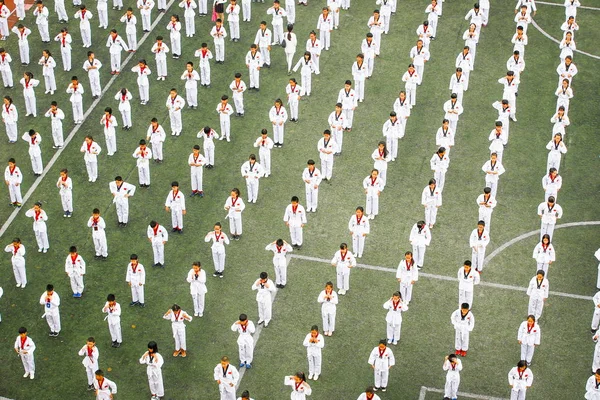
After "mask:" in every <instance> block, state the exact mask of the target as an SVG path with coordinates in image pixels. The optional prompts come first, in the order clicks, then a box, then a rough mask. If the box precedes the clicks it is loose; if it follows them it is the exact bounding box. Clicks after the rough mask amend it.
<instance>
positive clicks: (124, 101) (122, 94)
mask: <svg viewBox="0 0 600 400" xmlns="http://www.w3.org/2000/svg"><path fill="white" fill-rule="evenodd" d="M132 99H133V95H132V94H131V92H130V91H129V90H127V88H122V89H121V90H119V91H118V92H117V94H115V100H118V101H119V111H120V112H121V118H122V119H123V129H125V130H126V131H128V130H130V129H131V127H132V125H133V119H132V118H131V103H130V101H131V100H132Z"/></svg>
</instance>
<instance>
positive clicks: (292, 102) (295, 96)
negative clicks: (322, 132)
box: [285, 78, 331, 126]
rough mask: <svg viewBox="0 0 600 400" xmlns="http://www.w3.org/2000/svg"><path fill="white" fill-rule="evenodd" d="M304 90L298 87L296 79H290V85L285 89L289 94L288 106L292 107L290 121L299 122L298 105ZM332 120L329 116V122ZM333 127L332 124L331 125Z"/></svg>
mask: <svg viewBox="0 0 600 400" xmlns="http://www.w3.org/2000/svg"><path fill="white" fill-rule="evenodd" d="M302 90H303V88H302V87H301V86H300V85H298V82H296V78H290V81H289V83H288V84H287V86H286V87H285V93H286V94H287V104H288V105H289V107H290V121H291V122H298V104H299V102H300V99H301V93H302ZM330 120H331V115H329V120H328V122H329V121H330ZM329 125H330V126H331V123H330V124H329Z"/></svg>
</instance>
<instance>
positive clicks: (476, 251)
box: [469, 221, 490, 272]
mask: <svg viewBox="0 0 600 400" xmlns="http://www.w3.org/2000/svg"><path fill="white" fill-rule="evenodd" d="M489 243H490V234H489V232H488V230H487V229H486V228H485V221H479V222H477V228H475V229H473V231H472V232H471V236H470V238H469V246H470V247H471V258H472V260H473V264H474V267H475V270H476V271H477V272H481V271H483V261H484V260H485V249H486V247H487V245H488V244H489Z"/></svg>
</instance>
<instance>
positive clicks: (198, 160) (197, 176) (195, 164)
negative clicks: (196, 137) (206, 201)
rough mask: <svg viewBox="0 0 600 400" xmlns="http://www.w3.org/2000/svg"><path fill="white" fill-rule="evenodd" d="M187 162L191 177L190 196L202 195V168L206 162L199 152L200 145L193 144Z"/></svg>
mask: <svg viewBox="0 0 600 400" xmlns="http://www.w3.org/2000/svg"><path fill="white" fill-rule="evenodd" d="M188 164H189V165H190V175H191V178H192V193H191V194H190V197H193V196H200V197H204V190H203V187H202V177H203V174H204V170H203V168H204V166H205V165H207V164H206V158H204V156H203V155H202V154H200V145H197V144H195V145H194V147H193V148H192V154H190V156H189V157H188Z"/></svg>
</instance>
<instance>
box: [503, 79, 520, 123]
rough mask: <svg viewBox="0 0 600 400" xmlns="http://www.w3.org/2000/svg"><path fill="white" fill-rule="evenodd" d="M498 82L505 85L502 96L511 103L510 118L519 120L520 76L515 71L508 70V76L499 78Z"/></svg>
mask: <svg viewBox="0 0 600 400" xmlns="http://www.w3.org/2000/svg"><path fill="white" fill-rule="evenodd" d="M498 83H500V84H501V85H503V86H504V91H503V92H502V98H503V99H505V100H508V103H509V104H510V119H512V120H513V121H515V122H517V92H518V91H519V83H520V80H519V77H518V76H516V75H515V73H514V72H513V71H507V72H506V76H505V77H502V78H500V79H498Z"/></svg>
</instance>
